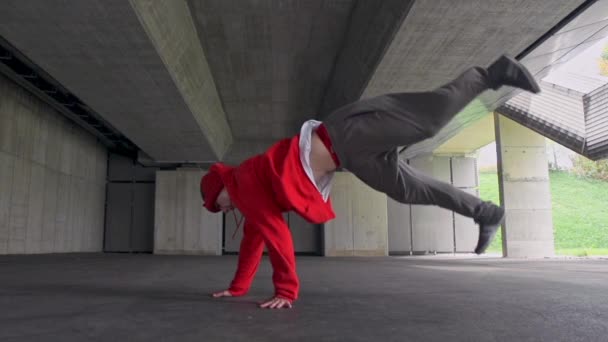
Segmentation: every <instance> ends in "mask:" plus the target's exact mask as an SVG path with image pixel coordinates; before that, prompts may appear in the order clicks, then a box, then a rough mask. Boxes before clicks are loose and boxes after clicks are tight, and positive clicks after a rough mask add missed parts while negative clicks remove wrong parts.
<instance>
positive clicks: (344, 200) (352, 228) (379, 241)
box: [324, 172, 388, 256]
mask: <svg viewBox="0 0 608 342" xmlns="http://www.w3.org/2000/svg"><path fill="white" fill-rule="evenodd" d="M331 199H332V204H333V206H334V210H335V212H336V216H337V217H336V219H334V220H332V221H329V222H327V223H326V224H325V229H324V238H325V246H324V248H325V253H324V254H325V256H386V255H388V225H387V200H386V195H384V194H382V193H380V192H377V191H375V190H373V189H371V188H370V187H368V186H367V185H365V184H364V183H363V182H361V181H360V180H359V179H357V178H356V177H355V176H354V175H353V174H351V173H347V172H337V173H336V175H335V177H334V183H333V185H332V193H331Z"/></svg>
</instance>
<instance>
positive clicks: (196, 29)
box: [0, 0, 585, 162]
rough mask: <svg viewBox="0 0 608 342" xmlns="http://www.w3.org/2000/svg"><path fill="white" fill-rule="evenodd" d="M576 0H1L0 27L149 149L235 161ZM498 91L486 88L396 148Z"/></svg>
mask: <svg viewBox="0 0 608 342" xmlns="http://www.w3.org/2000/svg"><path fill="white" fill-rule="evenodd" d="M584 2H585V1H583V0H552V1H546V0H510V1H504V0H458V1H454V0H418V1H413V0H412V1H404V0H385V1H365V0H314V1H313V0H293V1H281V0H262V1H260V0H257V1H254V0H238V1H237V0H232V1H228V0H222V1H220V0H188V1H186V2H184V1H153V0H131V1H130V3H128V2H126V1H122V0H103V1H102V0H96V1H95V0H88V1H77V0H71V1H63V2H62V6H58V5H57V4H56V3H55V2H53V1H47V0H30V1H19V0H6V1H3V2H2V3H1V4H0V35H2V36H3V37H4V38H5V39H6V40H8V41H9V42H10V43H11V44H13V45H14V46H15V47H16V48H17V49H19V50H20V51H22V52H23V53H24V54H25V55H26V56H28V57H29V58H30V59H31V60H32V61H33V62H35V63H36V64H37V65H39V66H40V67H41V68H42V69H44V70H45V71H46V72H48V73H49V74H50V75H51V76H53V77H54V78H55V79H56V80H58V81H59V82H60V83H61V84H63V85H64V86H65V87H66V88H68V89H69V90H70V91H72V92H73V93H74V94H76V95H77V96H78V97H79V98H80V99H81V100H83V102H85V103H86V104H87V105H89V106H90V107H92V108H93V109H94V110H95V111H96V112H97V113H99V114H100V115H102V116H103V117H104V118H105V119H106V120H107V121H108V122H110V123H111V124H112V125H113V126H114V127H116V128H117V129H118V130H120V131H121V132H122V133H123V134H125V135H126V136H127V137H128V138H130V139H131V140H132V141H133V142H134V143H135V144H136V145H137V146H138V147H139V148H141V149H142V150H143V151H144V152H145V153H146V154H148V155H149V156H150V157H151V158H152V159H154V160H157V161H178V162H179V161H182V162H205V161H213V160H218V159H222V160H226V161H229V162H238V161H240V160H242V159H243V158H245V157H247V156H249V155H250V154H253V153H257V152H261V151H263V150H264V149H265V148H266V147H268V146H269V145H270V144H271V143H272V142H273V141H275V140H276V139H279V138H282V137H287V136H290V135H292V134H295V133H297V131H298V128H299V126H300V125H301V123H302V122H303V121H305V120H306V119H309V118H320V119H322V118H323V117H324V116H325V115H327V114H328V113H330V112H331V111H332V110H333V109H335V108H337V107H339V106H341V105H343V104H345V103H348V102H350V101H354V100H356V99H358V98H361V97H369V96H374V95H377V94H381V93H386V92H396V91H418V90H427V89H431V88H433V87H436V86H439V85H441V84H442V83H444V82H446V81H448V80H449V79H451V78H453V77H454V76H456V75H457V74H458V73H460V72H461V71H463V70H464V69H465V68H466V67H469V66H471V65H474V64H481V65H486V64H488V63H489V62H490V61H492V60H493V59H494V58H496V57H497V56H499V55H500V54H501V53H503V52H508V53H511V54H513V55H518V54H520V53H521V52H522V51H524V50H526V49H527V48H528V47H529V46H531V45H533V44H534V42H535V41H537V40H538V39H539V38H540V37H541V36H543V35H544V34H546V33H547V32H548V31H549V30H551V29H552V28H553V27H554V26H555V25H557V24H558V23H559V22H560V21H561V20H562V19H563V18H565V17H566V16H568V15H569V14H570V13H571V12H572V11H574V10H575V9H576V8H577V7H578V6H580V5H581V4H583V3H584ZM550 50H551V49H550ZM553 50H555V49H553ZM553 50H552V51H553ZM538 61H540V62H535V63H533V65H534V67H535V72H536V71H538V72H540V71H542V70H543V68H545V67H546V66H547V65H549V64H551V63H552V62H554V61H555V60H554V59H553V60H551V58H549V57H544V58H540V59H538ZM509 95H512V94H510V92H509V91H508V90H507V91H503V92H500V93H496V92H488V94H486V95H484V96H483V97H482V98H480V100H479V101H476V102H475V103H473V104H472V105H471V106H469V107H467V109H466V110H465V111H464V112H463V113H462V114H461V115H459V116H458V117H457V118H456V119H455V120H454V121H453V122H452V123H451V124H450V125H449V126H448V127H446V129H445V130H444V131H443V132H442V134H441V136H439V137H437V138H436V139H434V140H432V141H427V142H424V143H423V144H420V145H419V146H414V148H413V149H411V150H409V149H408V151H411V152H412V153H423V152H428V151H432V150H434V149H436V148H437V146H439V145H440V144H441V143H443V142H445V141H447V140H448V139H449V138H451V137H453V136H454V135H456V134H457V133H458V132H460V131H461V130H462V129H463V128H465V127H466V126H468V125H471V124H473V123H474V122H476V121H477V120H478V119H480V118H482V117H484V116H485V115H487V113H489V112H490V111H491V110H493V108H495V107H496V106H498V105H499V104H501V103H502V102H504V101H505V100H506V99H507V98H508V96H509Z"/></svg>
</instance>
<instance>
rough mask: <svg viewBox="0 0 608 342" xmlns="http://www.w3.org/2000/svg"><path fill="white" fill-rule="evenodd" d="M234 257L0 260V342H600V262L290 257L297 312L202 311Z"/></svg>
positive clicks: (604, 280)
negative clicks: (294, 261) (297, 283)
mask: <svg viewBox="0 0 608 342" xmlns="http://www.w3.org/2000/svg"><path fill="white" fill-rule="evenodd" d="M235 265H236V256H223V257H200V256H158V255H146V254H62V255H28V256H2V257H0V341H63V342H65V341H151V340H162V341H248V342H251V341H269V340H273V341H607V340H608V260H606V259H594V260H589V259H550V260H548V259H545V260H533V261H528V260H511V259H500V258H475V257H473V258H471V257H441V256H437V257H386V258H321V257H298V272H299V274H300V278H301V293H300V300H298V301H297V302H296V303H295V307H294V308H293V309H291V310H272V311H271V310H262V309H258V308H257V306H256V302H258V301H260V300H262V299H265V298H266V297H268V296H270V295H271V294H272V285H271V269H270V265H269V262H268V260H267V259H265V260H264V262H263V264H262V266H261V269H260V271H259V273H258V276H257V278H256V281H255V283H254V286H253V288H252V290H251V292H250V294H249V295H248V296H246V297H240V298H230V299H225V300H217V299H212V298H210V297H209V296H208V294H209V293H210V292H211V291H214V290H218V289H222V288H223V287H225V286H226V285H228V283H229V281H230V279H231V276H232V273H233V271H234V268H235Z"/></svg>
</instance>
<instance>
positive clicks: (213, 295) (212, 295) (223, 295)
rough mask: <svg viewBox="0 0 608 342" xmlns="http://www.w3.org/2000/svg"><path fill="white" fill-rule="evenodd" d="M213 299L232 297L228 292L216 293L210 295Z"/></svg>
mask: <svg viewBox="0 0 608 342" xmlns="http://www.w3.org/2000/svg"><path fill="white" fill-rule="evenodd" d="M211 297H213V298H221V297H232V293H230V291H228V290H223V291H218V292H214V293H212V294H211Z"/></svg>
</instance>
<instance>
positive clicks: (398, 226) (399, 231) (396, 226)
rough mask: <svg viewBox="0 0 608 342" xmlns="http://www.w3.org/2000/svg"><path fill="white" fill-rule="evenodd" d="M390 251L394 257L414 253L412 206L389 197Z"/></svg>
mask: <svg viewBox="0 0 608 342" xmlns="http://www.w3.org/2000/svg"><path fill="white" fill-rule="evenodd" d="M387 199H388V203H387V212H388V213H387V214H388V216H387V217H388V251H389V253H390V254H392V255H404V254H405V255H407V254H411V252H412V215H411V212H412V206H411V205H409V204H402V203H399V202H397V201H395V200H394V199H392V198H390V197H388V198H387Z"/></svg>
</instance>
